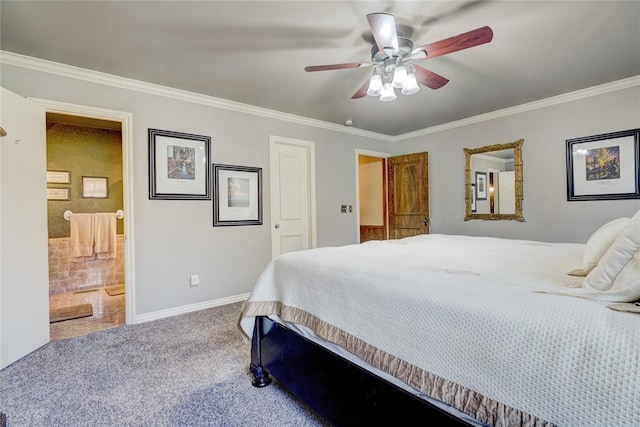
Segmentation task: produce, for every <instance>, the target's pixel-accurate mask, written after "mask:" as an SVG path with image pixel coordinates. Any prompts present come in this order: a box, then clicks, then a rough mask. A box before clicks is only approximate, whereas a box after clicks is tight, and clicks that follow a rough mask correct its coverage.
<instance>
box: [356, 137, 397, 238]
mask: <svg viewBox="0 0 640 427" xmlns="http://www.w3.org/2000/svg"><path fill="white" fill-rule="evenodd" d="M360 156H367V157H376V158H379V159H385V161H387V159H388V158H389V157H391V153H383V152H381V151H371V150H364V149H362V148H356V149H355V165H356V167H355V171H356V173H355V176H356V230H357V233H356V236H357V242H358V243H360V174H359V173H358V172H359V168H360V163H359V158H360ZM384 197H385V206H387V209H386V210H385V213H384V215H385V219H384V220H385V222H386V224H387V235H386V236H385V238H386V239H389V176H388V173H387V167H386V166H385V168H384Z"/></svg>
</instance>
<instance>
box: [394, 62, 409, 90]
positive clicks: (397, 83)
mask: <svg viewBox="0 0 640 427" xmlns="http://www.w3.org/2000/svg"><path fill="white" fill-rule="evenodd" d="M406 79H407V69H406V68H405V66H404V65H398V66H397V67H396V70H395V71H394V73H393V83H392V84H393V87H397V88H401V87H402V86H403V84H404V82H405V80H406Z"/></svg>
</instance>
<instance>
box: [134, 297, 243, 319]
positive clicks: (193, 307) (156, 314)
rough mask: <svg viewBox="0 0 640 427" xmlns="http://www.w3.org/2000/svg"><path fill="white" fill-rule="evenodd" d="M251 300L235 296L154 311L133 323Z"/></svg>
mask: <svg viewBox="0 0 640 427" xmlns="http://www.w3.org/2000/svg"><path fill="white" fill-rule="evenodd" d="M247 298H249V294H248V293H246V294H240V295H234V296H230V297H226V298H219V299H214V300H209V301H204V302H198V303H195V304H189V305H182V306H180V307H174V308H168V309H166V310H158V311H152V312H151V313H144V314H140V315H137V316H136V317H135V319H134V320H133V323H145V322H151V321H153V320H158V319H164V318H166V317H171V316H177V315H178V314H185V313H192V312H194V311H199V310H204V309H205V308H212V307H219V306H221V305H227V304H233V303H236V302H241V301H244V300H246V299H247ZM238 315H239V314H238Z"/></svg>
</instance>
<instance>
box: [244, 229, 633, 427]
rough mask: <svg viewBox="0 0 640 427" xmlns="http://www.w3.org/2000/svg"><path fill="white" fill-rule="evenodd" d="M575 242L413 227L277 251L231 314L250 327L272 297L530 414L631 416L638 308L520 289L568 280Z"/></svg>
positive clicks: (575, 420)
mask: <svg viewBox="0 0 640 427" xmlns="http://www.w3.org/2000/svg"><path fill="white" fill-rule="evenodd" d="M583 248H584V246H583V245H580V244H550V243H542V242H533V241H523V240H507V239H496V238H483V237H466V236H447V235H424V236H417V237H411V238H406V239H402V240H396V241H371V242H367V243H364V244H361V245H349V246H344V247H337V248H318V249H313V250H308V251H301V252H294V253H289V254H285V255H283V256H281V257H279V258H276V259H275V260H274V261H273V262H272V263H270V264H269V265H268V266H267V267H266V268H265V270H264V272H263V274H262V275H261V277H260V278H259V280H258V282H257V284H256V286H255V288H254V290H253V292H252V294H251V296H250V298H249V300H248V301H247V304H246V305H245V313H244V315H243V317H242V319H241V322H240V324H241V327H242V328H243V330H244V331H245V332H246V333H247V335H249V336H251V331H252V328H253V315H262V314H279V313H261V312H260V309H259V308H258V307H260V306H261V305H260V304H261V303H265V302H275V301H279V302H281V303H282V306H283V307H291V308H293V309H294V310H298V311H301V312H304V313H308V314H310V315H312V316H315V318H317V319H319V320H321V321H322V323H323V324H327V325H330V326H331V327H332V328H335V329H336V330H339V331H344V332H346V335H347V336H348V337H354V338H355V339H356V340H357V341H362V342H365V343H367V344H369V345H371V346H372V348H374V349H379V350H380V354H381V355H382V356H379V355H377V354H376V355H374V356H371V357H372V358H373V359H375V358H376V357H383V356H384V355H390V356H391V359H393V360H402V361H404V362H406V365H403V367H405V366H411V367H418V368H420V369H423V370H425V371H427V372H429V373H431V374H433V375H435V376H437V377H438V378H442V379H444V380H445V382H452V383H455V384H459V385H461V386H463V387H464V388H466V389H469V390H471V391H473V392H475V393H477V394H478V395H480V396H482V397H484V398H487V399H489V400H490V401H495V402H500V403H501V404H504V405H506V406H508V407H511V408H515V409H517V410H519V411H522V412H523V413H526V414H531V415H532V416H533V417H534V418H536V421H535V423H537V424H544V422H543V421H544V420H546V421H547V422H549V423H553V424H556V425H559V426H576V427H584V426H607V427H610V426H637V425H640V418H639V417H640V414H639V412H638V410H639V408H640V316H638V315H635V314H630V313H621V312H617V311H613V310H610V309H607V308H606V303H602V302H598V301H592V300H587V299H582V298H574V297H567V296H560V295H554V294H547V293H535V292H532V291H534V290H554V289H559V288H561V287H562V286H563V285H564V284H566V283H567V281H569V280H572V279H571V278H570V277H569V276H567V274H566V273H567V272H568V271H570V270H572V269H574V268H576V267H579V266H580V265H581V259H582V258H581V257H582V250H583ZM266 306H268V304H267V305H264V304H263V305H262V307H266ZM284 320H289V319H284ZM306 326H310V325H306ZM315 332H316V333H318V334H319V335H320V336H324V335H331V334H327V333H326V331H323V330H319V331H318V330H316V331H315ZM325 338H326V336H325ZM374 364H375V363H374ZM383 365H384V370H386V371H393V370H394V369H396V368H394V366H395V365H393V364H391V366H386V365H385V364H384V363H383ZM389 373H391V374H393V375H394V376H398V375H396V374H398V373H399V372H389ZM400 373H401V372H400ZM405 374H406V373H405ZM410 385H411V386H413V387H415V384H413V383H412V384H410ZM421 391H422V392H425V393H426V394H429V395H432V394H433V393H434V392H435V391H434V390H421ZM447 403H449V404H453V405H454V406H457V407H458V409H461V410H463V411H465V412H469V410H468V408H465V407H464V406H468V402H463V401H456V400H455V399H454V401H452V402H447ZM460 406H463V407H460ZM475 410H476V409H474V411H475ZM472 412H473V411H472ZM471 415H473V416H475V417H477V418H479V419H480V418H483V417H484V418H485V419H484V420H481V421H483V422H488V423H494V424H512V423H513V424H527V423H528V422H530V420H529V421H522V422H520V423H518V422H517V421H515V420H513V419H511V420H506V421H505V420H504V419H501V420H495V419H492V417H491V415H490V414H488V415H483V414H479V413H476V412H474V413H473V414H471Z"/></svg>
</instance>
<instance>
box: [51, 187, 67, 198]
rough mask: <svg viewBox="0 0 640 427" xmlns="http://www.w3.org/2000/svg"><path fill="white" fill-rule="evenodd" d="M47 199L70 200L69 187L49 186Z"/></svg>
mask: <svg viewBox="0 0 640 427" xmlns="http://www.w3.org/2000/svg"><path fill="white" fill-rule="evenodd" d="M47 200H69V189H68V188H47Z"/></svg>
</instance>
